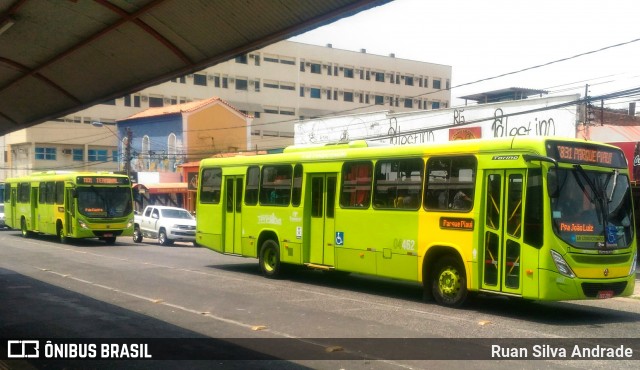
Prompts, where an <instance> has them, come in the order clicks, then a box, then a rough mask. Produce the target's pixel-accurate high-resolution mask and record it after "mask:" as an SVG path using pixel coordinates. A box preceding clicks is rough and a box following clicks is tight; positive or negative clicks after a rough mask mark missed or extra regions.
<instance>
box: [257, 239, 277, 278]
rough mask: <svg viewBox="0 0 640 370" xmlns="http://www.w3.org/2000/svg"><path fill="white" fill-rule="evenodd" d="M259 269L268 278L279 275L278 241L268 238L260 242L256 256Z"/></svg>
mask: <svg viewBox="0 0 640 370" xmlns="http://www.w3.org/2000/svg"><path fill="white" fill-rule="evenodd" d="M258 261H259V264H260V271H262V274H263V275H264V276H266V277H268V278H276V277H278V276H279V275H280V272H281V266H280V248H279V246H278V243H276V242H275V241H273V240H271V239H269V240H266V241H265V242H264V243H262V248H260V256H259V258H258Z"/></svg>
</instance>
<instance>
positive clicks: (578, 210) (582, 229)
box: [548, 165, 633, 249]
mask: <svg viewBox="0 0 640 370" xmlns="http://www.w3.org/2000/svg"><path fill="white" fill-rule="evenodd" d="M548 191H549V196H550V198H551V215H552V224H553V230H554V232H555V234H556V235H557V236H558V237H560V238H561V239H562V240H563V241H565V242H566V243H568V244H570V245H571V246H574V247H576V248H581V249H605V248H606V249H619V248H627V247H629V246H630V245H631V242H632V238H633V228H632V221H633V215H632V205H631V188H630V186H629V179H628V177H627V176H626V175H624V174H620V173H619V172H618V170H609V171H605V172H601V171H587V170H584V169H583V168H582V167H581V166H580V165H574V168H573V169H558V170H557V171H556V170H555V169H552V170H551V171H550V172H549V187H548Z"/></svg>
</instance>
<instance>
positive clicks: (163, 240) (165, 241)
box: [158, 229, 172, 245]
mask: <svg viewBox="0 0 640 370" xmlns="http://www.w3.org/2000/svg"><path fill="white" fill-rule="evenodd" d="M158 243H160V245H171V244H172V243H171V240H169V238H167V232H166V231H164V229H160V232H159V233H158Z"/></svg>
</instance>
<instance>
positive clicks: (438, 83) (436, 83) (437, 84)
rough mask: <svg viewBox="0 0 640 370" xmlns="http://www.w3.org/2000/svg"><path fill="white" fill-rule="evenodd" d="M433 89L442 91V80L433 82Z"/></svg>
mask: <svg viewBox="0 0 640 370" xmlns="http://www.w3.org/2000/svg"><path fill="white" fill-rule="evenodd" d="M433 88H434V89H440V80H433Z"/></svg>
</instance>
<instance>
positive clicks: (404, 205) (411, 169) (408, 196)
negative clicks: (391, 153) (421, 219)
mask: <svg viewBox="0 0 640 370" xmlns="http://www.w3.org/2000/svg"><path fill="white" fill-rule="evenodd" d="M423 167H424V162H422V159H420V158H414V159H400V160H381V161H378V162H377V163H376V170H375V179H374V190H373V207H374V208H376V209H404V210H417V209H418V208H419V205H420V196H421V194H422V173H423Z"/></svg>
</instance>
